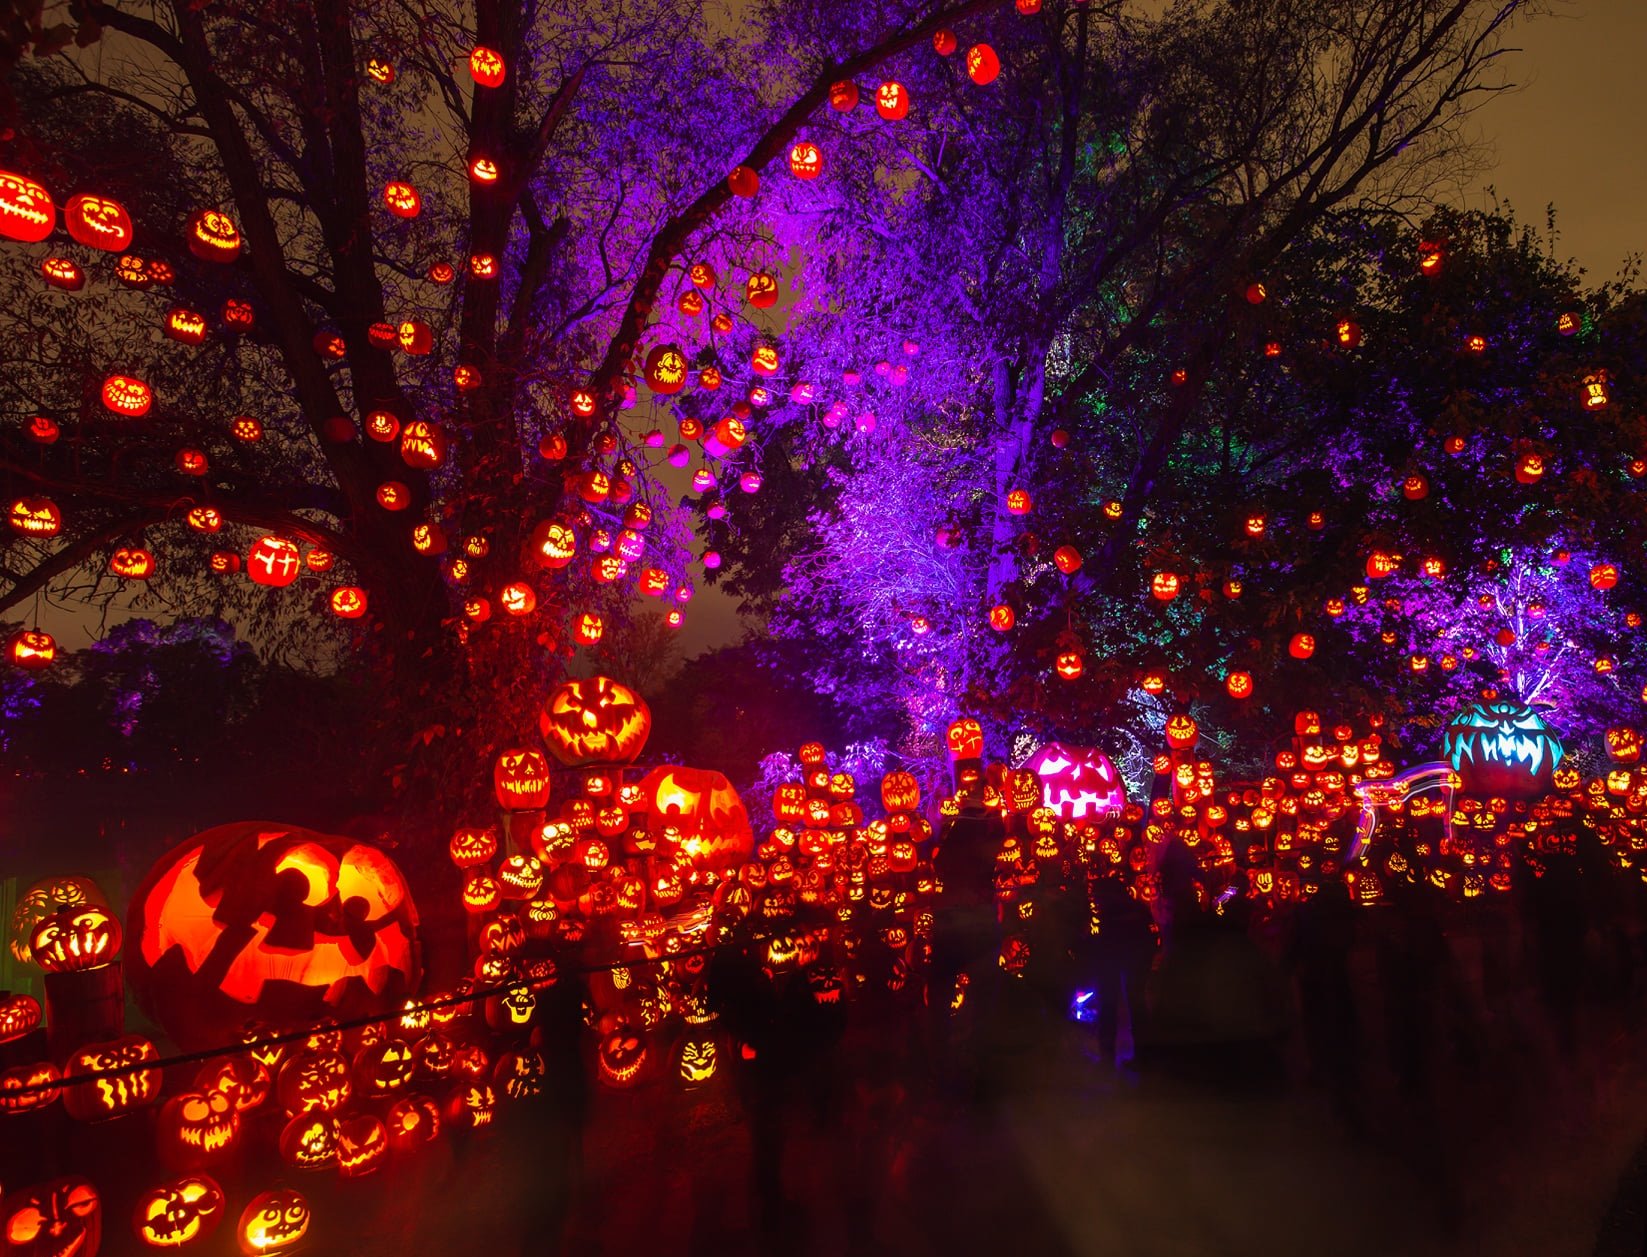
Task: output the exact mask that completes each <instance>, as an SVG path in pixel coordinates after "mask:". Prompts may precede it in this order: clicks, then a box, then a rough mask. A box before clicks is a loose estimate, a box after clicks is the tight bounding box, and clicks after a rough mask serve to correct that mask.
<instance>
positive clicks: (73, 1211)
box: [0, 1176, 103, 1257]
mask: <svg viewBox="0 0 1647 1257" xmlns="http://www.w3.org/2000/svg"><path fill="white" fill-rule="evenodd" d="M3 1210H4V1216H5V1220H6V1225H5V1229H4V1231H0V1235H3V1236H4V1238H5V1248H4V1251H5V1252H6V1253H7V1254H8V1257H97V1249H98V1245H99V1244H100V1243H101V1242H102V1239H103V1203H102V1201H100V1200H99V1199H98V1197H97V1189H96V1188H95V1187H93V1186H92V1185H91V1183H90V1182H89V1181H88V1180H87V1179H83V1178H79V1177H75V1176H71V1177H68V1178H59V1179H53V1180H52V1181H51V1182H49V1183H42V1184H40V1185H39V1186H38V1187H31V1188H29V1189H28V1190H26V1191H21V1192H18V1193H16V1194H14V1195H13V1194H8V1195H7V1196H6V1198H5V1201H4V1205H3Z"/></svg>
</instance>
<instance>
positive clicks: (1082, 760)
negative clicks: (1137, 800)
mask: <svg viewBox="0 0 1647 1257" xmlns="http://www.w3.org/2000/svg"><path fill="white" fill-rule="evenodd" d="M1024 767H1025V768H1026V769H1028V770H1029V771H1030V772H1032V773H1034V774H1035V776H1036V777H1038V778H1039V779H1040V783H1041V805H1042V806H1043V807H1049V808H1051V809H1052V810H1053V811H1055V812H1057V813H1058V815H1059V816H1061V817H1063V818H1064V819H1065V820H1083V819H1086V818H1088V817H1093V816H1102V815H1104V814H1106V813H1109V812H1119V811H1120V810H1121V809H1122V808H1124V807H1125V806H1126V805H1127V796H1126V790H1125V787H1124V786H1123V785H1122V783H1121V777H1120V774H1118V773H1117V772H1116V771H1115V765H1114V764H1112V763H1110V762H1109V757H1108V756H1107V755H1105V754H1104V753H1103V752H1102V751H1100V750H1097V749H1095V748H1093V747H1085V746H1065V745H1064V744H1063V743H1062V742H1049V743H1047V744H1046V745H1045V746H1043V747H1042V748H1041V749H1040V750H1038V751H1036V752H1035V754H1033V755H1031V756H1030V757H1029V759H1028V760H1026V761H1025V763H1024Z"/></svg>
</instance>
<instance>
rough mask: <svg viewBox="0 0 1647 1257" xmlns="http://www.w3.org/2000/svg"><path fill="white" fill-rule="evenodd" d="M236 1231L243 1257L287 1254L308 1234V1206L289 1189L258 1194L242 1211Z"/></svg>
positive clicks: (300, 1194)
mask: <svg viewBox="0 0 1647 1257" xmlns="http://www.w3.org/2000/svg"><path fill="white" fill-rule="evenodd" d="M236 1230H237V1238H238V1240H239V1242H240V1251H241V1252H242V1253H245V1254H246V1257H276V1255H278V1254H280V1253H289V1252H291V1251H292V1250H293V1249H295V1248H296V1247H297V1246H298V1245H299V1244H301V1243H302V1242H303V1237H304V1236H305V1235H307V1234H308V1233H309V1202H308V1201H307V1200H305V1199H304V1198H303V1194H302V1193H301V1192H295V1191H292V1190H291V1189H289V1188H280V1189H278V1190H276V1191H267V1192H259V1193H258V1194H257V1195H255V1196H253V1197H252V1199H251V1201H250V1203H248V1204H247V1206H246V1208H245V1210H244V1211H242V1213H241V1215H240V1225H239V1227H238V1228H236Z"/></svg>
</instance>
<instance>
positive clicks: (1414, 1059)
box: [1377, 883, 1448, 1097]
mask: <svg viewBox="0 0 1647 1257" xmlns="http://www.w3.org/2000/svg"><path fill="white" fill-rule="evenodd" d="M1391 892H1392V893H1391V895H1390V912H1389V915H1388V917H1387V919H1386V920H1385V922H1384V927H1385V928H1384V931H1383V932H1382V933H1381V934H1380V935H1379V938H1378V947H1377V955H1378V983H1379V987H1380V989H1381V990H1382V992H1383V996H1384V1021H1385V1032H1384V1037H1385V1042H1386V1044H1387V1046H1388V1049H1389V1055H1390V1069H1391V1071H1392V1072H1393V1073H1394V1074H1395V1077H1396V1081H1397V1082H1398V1083H1400V1085H1401V1089H1402V1091H1403V1092H1405V1093H1406V1094H1407V1095H1408V1096H1410V1097H1420V1096H1423V1095H1425V1094H1427V1092H1428V1090H1429V1085H1430V1070H1431V1067H1432V1065H1433V1063H1434V1055H1435V1036H1436V1033H1437V1026H1436V1020H1437V1012H1438V1000H1439V996H1440V990H1441V982H1442V977H1443V974H1444V971H1445V969H1446V966H1447V959H1448V952H1447V937H1446V934H1445V933H1444V931H1443V930H1442V927H1441V921H1440V918H1439V916H1438V914H1437V911H1436V904H1435V903H1434V902H1433V900H1432V897H1431V895H1430V893H1429V891H1428V889H1427V888H1426V887H1425V886H1424V885H1423V884H1419V885H1417V886H1402V885H1400V884H1399V883H1397V884H1396V885H1395V886H1393V887H1392V888H1391Z"/></svg>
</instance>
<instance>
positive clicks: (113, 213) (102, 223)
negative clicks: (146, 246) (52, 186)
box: [63, 192, 132, 253]
mask: <svg viewBox="0 0 1647 1257" xmlns="http://www.w3.org/2000/svg"><path fill="white" fill-rule="evenodd" d="M63 225H64V226H65V227H67V228H68V229H69V235H70V236H72V237H73V238H74V241H75V243H76V244H83V245H85V246H86V247H87V248H89V249H103V250H105V251H107V252H109V253H119V252H120V251H121V250H123V249H124V248H125V247H126V246H127V245H129V244H130V243H131V242H132V220H131V215H129V214H128V213H126V207H125V206H123V205H121V204H120V202H119V201H115V200H112V199H110V198H109V197H106V196H91V195H89V194H87V193H85V192H79V193H76V194H75V195H74V196H71V197H70V198H69V203H68V204H67V205H65V206H64V207H63Z"/></svg>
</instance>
